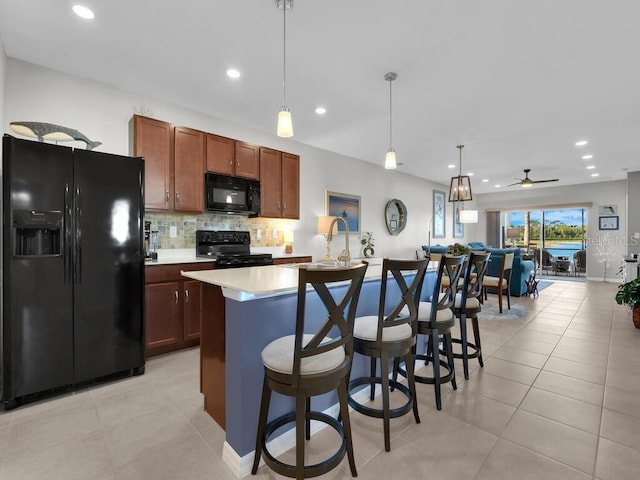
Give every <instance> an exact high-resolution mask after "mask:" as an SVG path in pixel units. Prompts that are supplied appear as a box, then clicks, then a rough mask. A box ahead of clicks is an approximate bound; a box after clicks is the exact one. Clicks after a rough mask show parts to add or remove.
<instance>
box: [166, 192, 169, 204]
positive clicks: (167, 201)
mask: <svg viewBox="0 0 640 480" xmlns="http://www.w3.org/2000/svg"><path fill="white" fill-rule="evenodd" d="M165 203H169V190H167V200H166V202H165Z"/></svg>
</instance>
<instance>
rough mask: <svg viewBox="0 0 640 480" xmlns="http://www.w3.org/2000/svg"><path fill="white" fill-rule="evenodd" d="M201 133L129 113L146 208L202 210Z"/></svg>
mask: <svg viewBox="0 0 640 480" xmlns="http://www.w3.org/2000/svg"><path fill="white" fill-rule="evenodd" d="M204 151H205V143H204V133H203V132H199V131H197V130H192V129H190V128H184V127H174V126H173V125H171V124H169V123H166V122H162V121H159V120H155V119H153V118H147V117H141V116H139V115H134V117H133V154H134V155H135V156H140V157H144V165H145V181H144V187H145V188H144V189H145V192H144V198H145V202H144V206H145V209H147V210H164V211H175V212H202V211H203V206H204V172H205V165H204V159H205V155H204Z"/></svg>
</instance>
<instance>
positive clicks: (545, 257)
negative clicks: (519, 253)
mask: <svg viewBox="0 0 640 480" xmlns="http://www.w3.org/2000/svg"><path fill="white" fill-rule="evenodd" d="M540 266H541V269H542V273H544V272H545V270H546V271H547V273H549V272H550V271H551V272H552V273H555V270H556V257H554V256H553V255H552V254H551V252H550V251H549V250H547V249H546V248H543V249H542V262H541V265H540Z"/></svg>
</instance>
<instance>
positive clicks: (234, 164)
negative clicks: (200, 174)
mask: <svg viewBox="0 0 640 480" xmlns="http://www.w3.org/2000/svg"><path fill="white" fill-rule="evenodd" d="M207 171H208V172H215V173H222V174H223V175H232V176H234V177H243V178H250V179H253V180H259V179H260V157H259V147H258V146H256V145H251V144H249V143H244V142H239V141H237V140H232V139H231V138H226V137H221V136H219V135H213V134H210V133H209V134H207Z"/></svg>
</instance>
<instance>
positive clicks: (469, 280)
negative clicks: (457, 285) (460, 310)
mask: <svg viewBox="0 0 640 480" xmlns="http://www.w3.org/2000/svg"><path fill="white" fill-rule="evenodd" d="M490 255H491V253H490V252H471V254H470V256H469V261H468V262H467V269H466V272H465V276H464V283H463V287H462V301H461V303H460V304H461V305H462V306H464V305H466V304H467V303H466V301H467V299H469V298H480V296H481V295H482V282H483V281H484V276H485V274H486V273H487V268H489V256H490Z"/></svg>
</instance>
